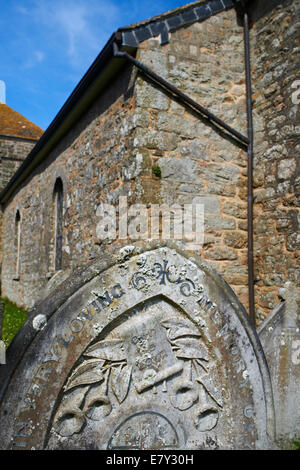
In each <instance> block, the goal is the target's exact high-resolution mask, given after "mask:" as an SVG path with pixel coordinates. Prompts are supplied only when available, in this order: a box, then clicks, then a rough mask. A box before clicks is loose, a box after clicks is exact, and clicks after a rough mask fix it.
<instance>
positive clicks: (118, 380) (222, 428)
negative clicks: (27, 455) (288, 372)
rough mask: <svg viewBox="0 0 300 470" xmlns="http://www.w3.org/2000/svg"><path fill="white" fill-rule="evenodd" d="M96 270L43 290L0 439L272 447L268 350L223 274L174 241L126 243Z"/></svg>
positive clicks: (33, 445)
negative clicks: (59, 289) (156, 245)
mask: <svg viewBox="0 0 300 470" xmlns="http://www.w3.org/2000/svg"><path fill="white" fill-rule="evenodd" d="M89 273H90V275H89V276H87V275H86V274H83V275H81V276H82V278H80V277H79V278H78V277H77V278H76V279H74V282H67V283H65V285H64V286H63V287H62V289H63V298H62V300H61V301H60V303H57V298H58V297H59V294H58V293H56V294H55V293H54V294H53V295H54V296H55V297H51V296H50V297H49V298H48V299H46V300H45V301H44V302H43V303H42V304H41V305H40V307H39V309H38V311H36V312H35V313H36V315H35V318H34V319H33V320H31V323H30V325H27V330H26V327H25V330H24V331H25V333H26V335H27V336H26V335H25V336H26V337H27V346H26V348H24V350H23V351H22V357H21V356H20V357H19V358H16V357H15V356H14V355H13V354H12V353H11V354H10V355H9V354H8V357H11V358H12V362H13V363H14V364H15V365H14V366H12V365H11V368H10V369H9V368H8V369H7V371H6V376H4V375H3V374H2V379H3V383H4V385H3V386H2V402H1V405H0V442H1V445H2V447H3V448H6V449H9V448H20V449H112V450H118V449H158V450H164V449H203V448H210V449H257V448H262V449H266V448H270V447H272V442H273V439H274V409H273V401H272V392H271V384H270V379H269V374H268V369H267V365H266V362H265V358H264V355H263V352H262V349H261V345H260V342H259V339H258V336H257V335H256V332H255V331H254V329H253V328H252V327H251V325H250V323H249V321H248V317H247V314H246V312H245V311H244V309H243V307H242V306H241V304H240V303H239V301H238V299H237V297H236V296H235V295H234V293H233V291H232V290H231V289H230V288H229V287H228V285H227V284H226V283H225V282H224V281H223V280H222V279H221V278H220V276H218V275H217V274H216V273H215V272H213V271H212V270H211V269H210V268H209V267H208V266H207V265H206V264H204V263H203V262H202V261H201V260H200V259H195V258H189V257H187V255H186V254H185V253H184V252H181V251H180V250H179V249H175V247H174V246H172V245H168V246H165V247H163V248H157V249H154V248H152V249H150V248H148V250H147V249H141V248H138V247H136V248H135V247H134V246H132V247H124V248H123V249H122V250H121V251H120V253H119V254H118V255H117V256H115V258H113V256H112V257H111V261H110V264H108V263H107V262H103V267H102V268H101V266H99V265H95V266H94V267H92V268H91V270H90V271H89ZM91 273H92V274H91ZM51 302H52V304H51ZM49 304H51V305H52V307H51V308H52V311H51V309H50V307H49ZM33 325H34V327H33ZM16 341H18V340H16ZM13 348H14V345H13ZM20 354H21V353H20ZM12 368H13V370H12ZM1 372H2V371H0V374H1ZM0 379H1V375H0Z"/></svg>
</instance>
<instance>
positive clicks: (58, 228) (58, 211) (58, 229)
mask: <svg viewBox="0 0 300 470" xmlns="http://www.w3.org/2000/svg"><path fill="white" fill-rule="evenodd" d="M63 196H64V194H63V183H62V180H61V178H57V180H56V182H55V185H54V191H53V200H54V269H55V270H56V271H59V270H60V269H62V238H63Z"/></svg>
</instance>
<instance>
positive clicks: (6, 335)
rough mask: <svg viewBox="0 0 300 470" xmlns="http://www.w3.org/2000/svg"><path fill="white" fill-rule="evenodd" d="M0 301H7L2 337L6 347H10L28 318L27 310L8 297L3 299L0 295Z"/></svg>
mask: <svg viewBox="0 0 300 470" xmlns="http://www.w3.org/2000/svg"><path fill="white" fill-rule="evenodd" d="M0 301H3V302H4V303H5V305H4V317H3V323H2V338H1V339H2V341H4V343H5V345H6V347H8V345H9V344H10V343H11V341H12V339H13V338H14V336H15V335H16V334H17V332H18V331H19V329H20V328H21V327H22V325H23V324H24V323H25V321H26V320H27V312H26V311H25V310H24V309H22V308H20V307H18V306H17V305H15V304H14V303H13V302H11V301H10V300H8V299H2V298H1V297H0Z"/></svg>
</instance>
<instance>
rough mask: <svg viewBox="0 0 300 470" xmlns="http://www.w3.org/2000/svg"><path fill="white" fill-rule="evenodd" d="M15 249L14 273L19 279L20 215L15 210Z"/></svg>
mask: <svg viewBox="0 0 300 470" xmlns="http://www.w3.org/2000/svg"><path fill="white" fill-rule="evenodd" d="M15 248H16V271H15V278H16V279H19V276H20V250H21V215H20V211H19V210H17V213H16V218H15Z"/></svg>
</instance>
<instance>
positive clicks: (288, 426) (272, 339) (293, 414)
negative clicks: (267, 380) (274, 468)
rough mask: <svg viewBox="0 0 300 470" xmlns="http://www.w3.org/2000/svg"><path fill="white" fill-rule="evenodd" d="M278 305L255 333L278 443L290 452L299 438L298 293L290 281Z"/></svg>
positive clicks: (282, 291)
mask: <svg viewBox="0 0 300 470" xmlns="http://www.w3.org/2000/svg"><path fill="white" fill-rule="evenodd" d="M279 297H281V299H282V300H283V301H284V302H281V303H280V304H278V305H277V306H276V308H275V309H274V310H273V311H272V313H271V314H270V315H269V317H268V318H267V319H266V320H265V321H264V322H263V323H262V324H261V325H260V326H259V328H258V333H259V337H260V340H261V342H262V345H263V348H264V352H265V355H266V358H267V362H268V364H269V369H270V373H271V379H272V386H273V393H274V404H275V409H276V436H277V442H278V444H279V445H280V446H281V447H282V448H283V449H289V448H290V449H293V448H294V446H293V442H294V441H295V440H298V439H299V435H300V406H299V404H300V402H299V400H300V399H299V389H300V292H299V290H298V289H297V288H296V287H295V285H293V284H292V283H291V282H287V283H286V284H285V285H284V287H283V288H281V289H280V290H279Z"/></svg>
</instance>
